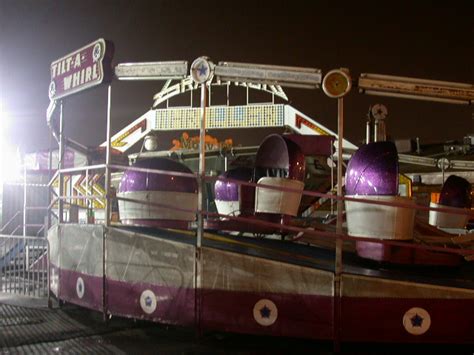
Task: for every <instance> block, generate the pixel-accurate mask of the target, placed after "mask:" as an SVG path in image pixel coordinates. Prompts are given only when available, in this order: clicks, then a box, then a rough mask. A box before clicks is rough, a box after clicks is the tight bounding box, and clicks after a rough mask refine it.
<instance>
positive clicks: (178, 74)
mask: <svg viewBox="0 0 474 355" xmlns="http://www.w3.org/2000/svg"><path fill="white" fill-rule="evenodd" d="M187 75H188V62H187V61H169V62H143V63H121V64H118V65H117V66H116V67H115V76H116V77H117V78H118V79H119V80H168V79H183V78H185V77H186V76H187Z"/></svg>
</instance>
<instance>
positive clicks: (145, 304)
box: [140, 290, 157, 314]
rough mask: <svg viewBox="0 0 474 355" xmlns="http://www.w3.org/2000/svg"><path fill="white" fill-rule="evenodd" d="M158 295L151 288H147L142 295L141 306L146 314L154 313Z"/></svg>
mask: <svg viewBox="0 0 474 355" xmlns="http://www.w3.org/2000/svg"><path fill="white" fill-rule="evenodd" d="M156 305H157V302H156V295H155V294H154V293H153V291H151V290H145V291H143V292H142V294H141V295H140V307H142V310H143V312H145V313H146V314H152V313H153V312H154V311H155V310H156Z"/></svg>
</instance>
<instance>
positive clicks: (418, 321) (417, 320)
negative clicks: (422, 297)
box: [410, 313, 423, 327]
mask: <svg viewBox="0 0 474 355" xmlns="http://www.w3.org/2000/svg"><path fill="white" fill-rule="evenodd" d="M410 321H411V325H412V326H413V327H421V326H422V324H423V318H422V317H420V315H419V314H418V313H416V314H415V315H414V316H413V317H411V318H410Z"/></svg>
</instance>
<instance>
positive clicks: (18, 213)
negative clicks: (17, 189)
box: [0, 211, 23, 234]
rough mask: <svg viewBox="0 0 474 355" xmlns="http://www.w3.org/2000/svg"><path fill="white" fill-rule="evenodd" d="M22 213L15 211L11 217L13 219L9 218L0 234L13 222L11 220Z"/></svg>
mask: <svg viewBox="0 0 474 355" xmlns="http://www.w3.org/2000/svg"><path fill="white" fill-rule="evenodd" d="M22 213H23V212H22V211H16V213H15V214H14V215H13V217H11V218H10V219H9V220H8V222H7V223H5V225H4V226H3V227H2V229H0V234H2V233H3V231H4V230H5V228H7V227H8V225H9V224H10V223H11V222H13V220H14V219H15V218H16V217H17V216H18V215H20V214H22Z"/></svg>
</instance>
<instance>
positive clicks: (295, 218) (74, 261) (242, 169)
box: [48, 40, 474, 343]
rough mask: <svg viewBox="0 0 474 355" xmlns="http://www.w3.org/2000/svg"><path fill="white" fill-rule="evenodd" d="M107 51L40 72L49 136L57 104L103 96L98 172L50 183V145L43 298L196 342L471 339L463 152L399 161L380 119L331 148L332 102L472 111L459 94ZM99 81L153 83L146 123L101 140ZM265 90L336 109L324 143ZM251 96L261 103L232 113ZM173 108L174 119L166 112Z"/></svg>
mask: <svg viewBox="0 0 474 355" xmlns="http://www.w3.org/2000/svg"><path fill="white" fill-rule="evenodd" d="M112 49H113V47H112V44H111V43H110V42H107V41H104V40H98V41H95V42H93V43H91V44H90V45H88V46H85V47H83V48H81V49H80V50H78V51H76V52H73V53H71V54H69V55H67V56H65V57H63V58H61V59H59V60H57V61H55V62H54V63H53V64H52V67H51V68H52V71H51V73H52V82H51V86H50V98H51V105H50V107H49V109H48V122H49V123H50V125H51V127H52V129H53V131H56V128H55V127H56V125H55V120H56V118H55V116H56V115H57V112H59V123H60V124H59V126H60V127H62V125H63V120H64V117H63V114H62V112H63V110H62V105H63V100H64V98H65V97H66V96H68V95H70V94H71V93H76V92H78V91H80V90H82V89H84V88H88V87H92V86H94V85H99V84H102V83H108V110H107V122H108V124H107V127H108V132H107V137H108V138H107V141H106V142H104V144H102V146H101V149H100V151H101V152H102V153H103V154H102V156H103V157H104V159H105V164H104V162H103V161H102V162H99V163H97V164H96V165H93V166H88V167H74V168H69V169H65V168H64V159H63V158H61V157H62V156H63V155H64V151H65V149H66V146H68V144H69V143H71V142H72V141H71V140H68V139H66V138H65V137H64V135H63V133H62V129H58V130H57V132H56V136H57V138H58V142H59V147H60V148H59V151H60V154H59V155H60V159H59V169H58V171H57V173H56V175H55V179H56V180H55V181H56V182H57V183H56V185H54V183H53V185H54V186H56V187H55V190H56V194H57V196H58V197H57V198H56V205H54V204H52V206H53V212H55V216H56V217H52V222H51V226H50V229H49V233H48V240H49V243H50V252H49V261H50V273H51V283H50V288H51V291H52V292H53V293H54V295H55V297H57V298H58V299H59V300H62V301H66V302H71V303H74V304H77V305H80V306H83V307H87V308H90V309H94V310H97V311H101V312H103V313H104V315H105V316H106V317H108V316H111V315H112V316H124V317H131V318H137V319H145V320H150V321H153V322H160V323H167V324H176V325H183V326H191V327H196V328H197V329H199V330H200V331H203V332H208V331H229V332H239V333H250V334H265V335H273V336H288V337H302V338H312V339H326V340H329V339H331V340H335V341H337V342H341V341H342V342H346V341H377V342H379V341H380V342H426V343H436V342H443V343H472V342H473V341H474V313H473V312H470V309H472V308H473V307H474V267H473V265H472V262H470V261H472V260H473V256H474V251H473V250H472V248H471V247H470V241H472V240H473V236H472V234H469V230H468V229H467V228H466V225H467V223H468V220H469V219H470V218H472V217H473V213H472V210H471V184H472V182H473V180H474V170H473V169H474V164H473V162H472V161H470V160H469V154H472V150H473V147H474V146H473V142H472V138H471V140H468V141H466V143H465V144H467V148H468V149H467V153H466V154H465V156H464V158H463V157H461V158H460V159H457V160H456V159H451V160H450V161H448V162H449V167H448V166H445V165H444V164H445V161H444V160H440V159H434V158H430V157H422V156H421V155H420V154H417V153H416V152H413V151H411V152H410V151H409V150H410V149H408V152H407V153H404V154H402V153H399V152H398V151H397V146H398V147H400V145H397V144H396V142H395V143H394V142H388V141H385V140H384V132H383V131H384V129H385V127H384V118H385V114H386V110H385V108H384V107H383V106H381V105H377V106H376V107H374V108H373V109H372V110H371V114H370V115H371V117H370V118H369V120H368V122H367V137H366V143H365V144H363V145H361V146H360V147H357V146H356V145H354V144H352V143H350V142H349V141H347V140H344V139H343V138H342V136H343V134H342V133H343V109H344V106H343V96H344V95H345V94H347V93H348V92H349V91H350V89H351V86H357V88H358V90H359V91H360V92H365V93H369V94H370V93H375V94H377V93H378V94H381V95H387V96H400V97H410V98H415V99H416V98H419V99H425V100H427V99H428V100H434V101H446V102H451V103H467V104H471V103H472V101H473V100H474V89H473V86H472V85H471V84H457V83H447V82H439V81H428V80H420V79H411V78H401V77H392V76H383V75H374V74H361V75H360V77H359V78H358V80H353V79H351V77H350V76H349V72H348V70H346V69H341V70H339V69H338V70H333V71H331V72H329V73H327V74H326V75H324V76H323V75H322V74H321V71H319V70H317V69H310V68H295V67H277V66H269V65H255V64H243V63H230V62H220V63H218V64H214V63H212V62H211V61H210V60H209V59H208V58H205V57H201V58H198V59H196V60H195V61H194V62H193V63H192V65H191V68H190V71H189V70H188V65H187V62H149V63H125V64H118V65H116V66H115V67H112V65H111V59H112V52H113V51H112ZM189 73H190V74H191V75H189ZM112 74H114V75H112ZM112 77H115V78H116V79H119V80H127V79H128V80H166V83H165V85H164V87H163V89H162V90H161V91H160V92H159V93H158V94H156V95H155V97H154V104H153V107H152V109H151V110H149V111H148V112H146V113H145V114H144V115H143V116H141V117H139V118H138V119H136V120H135V121H133V122H131V123H130V124H129V125H128V126H127V127H125V128H124V129H122V130H121V131H120V132H118V133H117V134H115V135H113V136H112V135H111V134H110V120H111V114H110V112H111V109H110V103H111V92H112V91H111V87H112V86H111V80H112ZM282 86H290V87H299V88H308V89H316V88H318V87H320V86H322V88H323V90H324V92H325V93H326V94H327V96H329V97H330V98H331V99H335V101H337V105H338V132H337V133H335V132H332V131H330V130H329V129H327V128H326V127H324V126H322V125H321V124H319V123H318V122H316V121H314V120H312V119H311V118H310V117H308V116H306V115H305V114H304V113H302V112H299V111H298V110H297V109H295V108H294V107H292V106H290V105H289V104H286V103H284V102H285V101H286V100H287V97H286V94H285V92H284V91H283V89H282ZM198 89H200V90H201V105H200V106H198V107H196V106H193V96H192V93H193V91H196V90H198ZM216 90H221V91H222V90H224V92H225V93H226V94H225V100H226V102H225V104H224V105H219V106H218V105H215V104H214V105H213V104H212V101H211V98H212V97H213V96H211V95H212V92H213V91H216ZM230 90H246V93H247V100H246V103H245V104H242V105H230V103H229V92H230ZM255 90H257V91H260V92H263V93H265V94H267V95H268V97H271V102H268V103H259V104H249V102H248V93H249V91H255ZM189 93H191V96H190V98H191V99H190V104H189V106H187V107H182V106H180V107H172V106H169V105H168V103H169V100H170V99H171V98H172V97H175V96H177V95H183V96H184V95H189ZM188 98H189V96H188ZM275 99H277V100H280V101H281V102H283V103H276V102H275ZM56 106H57V107H56ZM163 106H164V107H163ZM269 129H273V130H274V131H275V133H272V134H268V132H269ZM193 130H199V135H196V136H194V137H193V136H192V134H193V133H192V131H193ZM374 131H375V132H374ZM195 132H196V131H195ZM229 132H232V136H233V137H237V136H239V135H240V136H243V137H245V138H246V141H251V137H249V136H250V134H249V132H251V133H252V135H254V136H259V135H260V136H266V137H264V138H263V139H261V142H260V144H256V145H255V144H254V145H252V144H250V146H241V145H237V144H234V141H233V140H232V139H226V138H228V134H230V133H229ZM213 135H215V136H216V137H217V138H214V137H213ZM170 137H171V138H170ZM172 138H174V141H173V142H172ZM234 139H235V138H234ZM244 140H245V139H244ZM236 141H237V140H236ZM171 142H172V144H169V145H168V146H167V147H164V149H163V145H166V144H168V143H171ZM137 143H138V145H140V144H142V146H141V147H142V149H140V152H138V153H137V152H135V153H134V154H130V155H129V156H128V158H129V161H130V163H131V164H130V165H128V164H118V163H116V161H118V160H120V158H123V157H125V158H127V157H126V156H125V155H124V154H125V153H126V152H127V151H128V150H129V149H130V148H132V146H134V145H135V146H136V144H137ZM160 145H161V146H162V149H160ZM170 146H173V147H172V148H171V149H170V148H169V147H170ZM72 148H75V149H79V148H80V147H79V148H78V145H75V147H74V146H73V147H72ZM419 148H420V147H418V153H419ZM86 153H87V152H86ZM127 160H128V159H127ZM122 161H123V159H122ZM344 161H346V162H347V166H346V169H345V179H343V174H344V171H343V169H344V164H345V162H344ZM440 161H441V163H442V164H443V165H442V166H441V168H440V165H439V163H440ZM417 164H418V165H420V164H421V165H424V169H426V168H427V167H429V168H431V169H432V170H433V171H437V173H438V174H440V171H441V170H442V174H443V178H447V177H448V176H449V178H447V179H445V183H444V185H443V187H442V189H441V190H438V192H440V194H439V199H436V200H433V201H432V204H431V208H430V206H428V203H424V204H423V203H422V202H423V201H422V200H421V199H416V196H415V195H416V194H415V195H414V193H415V192H416V191H415V190H416V189H415V188H414V187H415V186H416V185H417V184H419V181H413V180H417V179H418V180H419V176H420V175H419V174H417V171H418V170H417ZM336 165H337V172H333V170H334V168H335V167H336ZM440 169H441V170H440ZM457 171H459V172H460V173H461V174H460V175H461V176H457V175H456V172H457ZM402 173H403V174H402ZM458 175H459V174H458ZM413 176H418V177H417V179H415V178H413ZM410 177H411V178H410ZM53 180H54V179H53ZM343 185H344V186H343ZM436 188H438V189H439V188H440V185H438V186H437V187H436ZM434 189H435V188H433V189H432V191H435V190H434ZM344 190H345V194H344ZM68 191H69V192H70V193H67V192H68ZM336 192H337V193H336ZM425 192H426V191H425ZM433 196H436V195H433ZM420 201H421V202H420ZM53 202H54V201H53ZM425 202H426V201H425ZM116 205H118V209H117V208H116ZM344 205H345V207H344ZM336 207H337V208H336ZM92 222H94V223H92Z"/></svg>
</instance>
